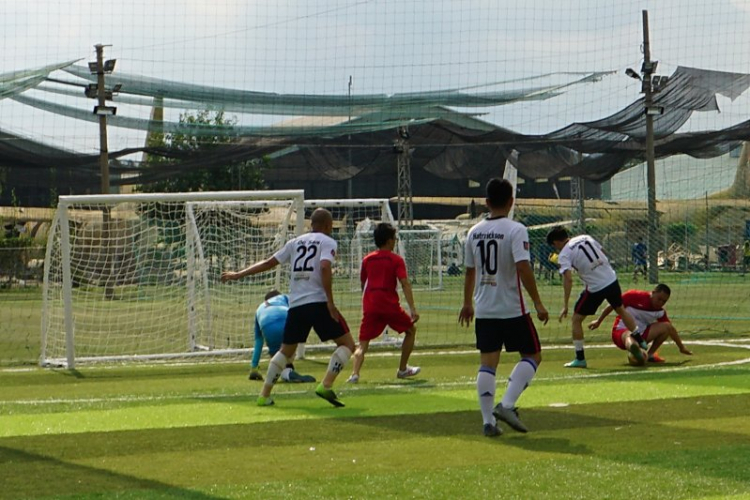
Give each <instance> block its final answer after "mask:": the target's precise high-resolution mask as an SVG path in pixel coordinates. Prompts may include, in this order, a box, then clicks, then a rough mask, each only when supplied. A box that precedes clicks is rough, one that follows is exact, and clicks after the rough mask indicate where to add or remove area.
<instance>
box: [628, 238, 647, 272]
mask: <svg viewBox="0 0 750 500" xmlns="http://www.w3.org/2000/svg"><path fill="white" fill-rule="evenodd" d="M631 254H632V258H633V281H638V275H639V274H640V275H641V276H643V278H644V279H645V278H646V244H645V243H644V242H643V238H638V242H637V243H636V244H635V245H633V249H632V251H631Z"/></svg>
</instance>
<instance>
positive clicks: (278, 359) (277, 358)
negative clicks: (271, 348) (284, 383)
mask: <svg viewBox="0 0 750 500" xmlns="http://www.w3.org/2000/svg"><path fill="white" fill-rule="evenodd" d="M288 362H289V360H288V359H287V357H286V356H284V353H283V352H281V351H278V352H277V353H276V354H274V355H273V357H272V358H271V362H270V363H268V372H266V384H268V385H273V384H275V383H276V382H277V381H278V380H279V376H280V375H281V372H283V371H284V368H286V364H287V363H288Z"/></svg>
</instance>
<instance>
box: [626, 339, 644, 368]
mask: <svg viewBox="0 0 750 500" xmlns="http://www.w3.org/2000/svg"><path fill="white" fill-rule="evenodd" d="M628 351H630V354H632V355H633V357H634V358H635V360H636V361H637V362H638V364H642V363H643V362H644V361H645V359H644V357H643V351H642V350H641V346H639V345H638V343H637V342H633V343H632V344H630V347H629V348H628Z"/></svg>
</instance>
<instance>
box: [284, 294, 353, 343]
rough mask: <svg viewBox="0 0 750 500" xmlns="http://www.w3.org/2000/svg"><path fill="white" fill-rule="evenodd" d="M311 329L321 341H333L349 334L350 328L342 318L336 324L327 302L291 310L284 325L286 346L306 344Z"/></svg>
mask: <svg viewBox="0 0 750 500" xmlns="http://www.w3.org/2000/svg"><path fill="white" fill-rule="evenodd" d="M310 328H313V329H314V330H315V333H317V334H318V337H320V340H321V341H323V342H325V341H326V340H333V339H337V338H339V337H341V336H342V335H344V334H346V333H349V327H348V326H347V324H346V321H344V317H343V316H341V321H340V322H336V320H334V319H333V318H332V317H331V314H330V313H329V312H328V306H327V305H326V303H325V302H313V303H312V304H303V305H301V306H296V307H291V308H289V313H288V314H287V316H286V323H285V324H284V344H286V345H290V344H299V343H300V342H306V341H307V336H308V335H310Z"/></svg>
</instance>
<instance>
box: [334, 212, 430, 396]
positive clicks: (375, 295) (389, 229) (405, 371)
mask: <svg viewBox="0 0 750 500" xmlns="http://www.w3.org/2000/svg"><path fill="white" fill-rule="evenodd" d="M373 238H374V239H375V246H377V247H378V249H377V250H376V251H374V252H371V253H369V254H367V255H366V256H365V258H364V259H362V269H361V271H360V284H361V286H362V324H361V326H360V328H359V346H358V347H357V350H356V351H354V361H353V363H352V364H353V367H352V375H351V376H350V377H349V380H347V382H350V383H355V384H356V383H357V382H359V372H360V370H361V369H362V363H364V362H365V353H367V349H368V348H369V347H370V341H372V340H374V339H376V338H377V337H379V336H380V334H381V333H382V332H383V330H384V329H385V327H386V326H388V327H390V328H391V329H392V330H395V331H396V332H397V333H403V334H404V341H403V343H402V344H401V360H400V362H399V366H398V372H396V377H398V378H408V377H413V376H414V375H416V374H418V373H419V371H420V369H419V367H418V366H409V365H408V363H409V356H410V355H411V352H412V350H413V349H414V338H415V337H416V335H417V326H416V325H415V323H416V322H417V320H418V319H419V313H417V307H416V306H415V305H414V294H413V293H412V290H411V284H409V278H408V275H407V274H406V263H405V262H404V259H403V258H401V256H400V255H398V254H397V253H394V252H393V249H394V247H395V246H396V228H394V227H393V226H392V225H390V224H388V223H387V222H381V223H380V224H378V225H377V226H376V227H375V231H374V232H373ZM398 283H401V288H403V290H404V297H406V302H407V304H409V311H410V314H406V311H404V310H403V309H402V308H401V304H400V303H399V299H398V291H397V290H396V286H397V284H398Z"/></svg>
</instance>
